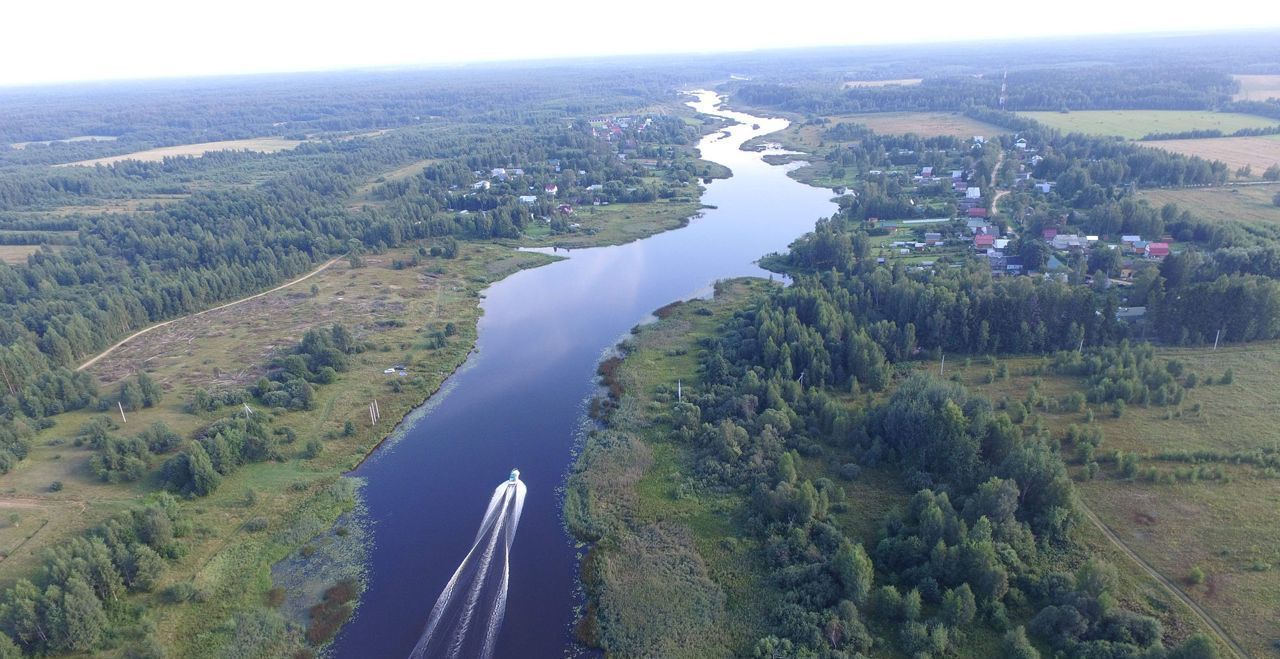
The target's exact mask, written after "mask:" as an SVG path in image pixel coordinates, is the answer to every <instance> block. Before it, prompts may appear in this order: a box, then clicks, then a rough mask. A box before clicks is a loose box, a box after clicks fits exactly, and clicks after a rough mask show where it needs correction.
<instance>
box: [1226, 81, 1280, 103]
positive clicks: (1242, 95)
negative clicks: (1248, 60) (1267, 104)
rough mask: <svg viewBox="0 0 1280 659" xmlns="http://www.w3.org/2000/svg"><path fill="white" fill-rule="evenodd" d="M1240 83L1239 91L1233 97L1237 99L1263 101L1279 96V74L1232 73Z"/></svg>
mask: <svg viewBox="0 0 1280 659" xmlns="http://www.w3.org/2000/svg"><path fill="white" fill-rule="evenodd" d="M1231 77H1232V78H1235V79H1236V81H1237V82H1239V83H1240V92H1239V93H1238V94H1236V95H1235V96H1234V97H1233V98H1235V100H1237V101H1265V100H1267V99H1269V98H1280V75H1276V74H1265V75H1234V76H1231Z"/></svg>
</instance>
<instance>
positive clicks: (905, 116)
mask: <svg viewBox="0 0 1280 659" xmlns="http://www.w3.org/2000/svg"><path fill="white" fill-rule="evenodd" d="M832 122H833V123H852V124H863V125H865V126H866V127H867V128H870V129H871V130H873V131H875V132H877V133H883V134H886V135H900V134H904V133H915V134H916V135H919V136H921V137H937V136H939V135H954V136H956V137H973V136H974V135H983V136H991V135H999V134H1001V133H1007V132H1009V131H1008V130H1006V129H1003V128H1000V127H998V126H993V125H991V124H988V123H983V122H981V121H978V120H976V119H970V118H969V117H966V116H964V115H963V114H957V113H950V112H875V113H870V114H857V115H846V116H841V117H832Z"/></svg>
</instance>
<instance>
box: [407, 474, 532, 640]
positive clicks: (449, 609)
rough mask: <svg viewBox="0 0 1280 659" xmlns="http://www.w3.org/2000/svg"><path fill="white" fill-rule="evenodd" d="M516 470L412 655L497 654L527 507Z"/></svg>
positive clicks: (498, 494) (488, 512)
mask: <svg viewBox="0 0 1280 659" xmlns="http://www.w3.org/2000/svg"><path fill="white" fill-rule="evenodd" d="M517 476H518V473H513V475H512V477H513V480H509V481H507V482H504V483H503V484H501V485H499V486H498V487H497V489H495V490H494V491H493V496H492V497H491V498H490V499H489V505H488V507H487V508H486V509H485V513H484V518H483V519H482V520H481V521H480V529H479V531H477V532H476V538H475V541H474V543H473V544H472V546H471V549H470V550H469V551H468V552H467V555H466V557H465V558H463V559H462V563H461V564H459V565H458V569H457V570H455V571H454V573H453V577H452V578H450V579H449V583H448V584H446V585H445V587H444V590H443V591H441V593H440V597H439V598H438V599H437V600H436V604H435V606H434V607H432V609H431V616H430V617H429V618H428V619H427V625H426V629H425V630H424V631H423V632H422V636H421V637H420V638H419V639H418V643H417V645H415V646H414V648H413V652H412V653H410V655H409V656H410V657H411V659H418V658H420V657H450V658H452V657H459V658H462V657H465V658H467V659H471V658H472V657H478V658H482V659H483V658H487V657H491V656H493V652H494V646H495V645H496V643H497V639H498V631H499V630H501V628H502V618H503V615H505V613H506V608H507V586H508V584H509V582H510V579H511V565H510V558H511V544H512V542H513V541H514V540H515V536H516V528H517V527H518V525H519V524H520V512H521V510H523V509H524V497H525V485H524V482H523V481H521V480H520V479H519V478H518V477H517ZM473 627H475V628H476V629H475V632H476V633H474V634H473V633H471V631H472V628H473Z"/></svg>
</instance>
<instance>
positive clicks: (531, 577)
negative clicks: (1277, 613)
mask: <svg viewBox="0 0 1280 659" xmlns="http://www.w3.org/2000/svg"><path fill="white" fill-rule="evenodd" d="M697 99H698V100H697V101H696V102H693V103H691V105H692V106H693V107H694V108H695V109H697V110H698V111H700V112H703V113H706V114H710V115H715V116H718V117H724V118H727V119H731V120H734V121H737V122H738V123H736V124H733V125H731V126H729V127H727V129H726V130H725V131H724V132H716V133H713V134H711V135H708V136H707V137H705V138H704V139H703V140H702V142H701V143H700V144H699V149H700V150H701V152H702V157H703V158H705V159H707V160H711V161H714V162H717V163H720V164H723V165H725V166H727V167H729V168H730V169H732V170H733V176H732V177H731V178H729V179H725V180H720V181H715V182H713V183H711V184H710V185H709V186H708V187H707V190H706V192H705V194H704V195H703V202H704V203H706V204H709V205H712V206H715V207H716V208H714V209H709V210H707V211H705V214H704V215H703V216H702V217H700V218H697V219H695V220H693V221H692V222H691V223H690V224H689V226H687V227H685V228H682V229H679V230H676V231H669V232H666V233H662V234H658V235H656V236H652V237H650V238H647V239H645V240H640V241H636V242H633V243H629V244H626V245H620V246H615V247H603V248H595V249H583V250H575V251H573V252H571V253H569V257H570V258H568V259H566V260H564V261H560V262H557V263H553V264H551V265H547V266H543V267H541V268H536V269H533V270H527V271H523V272H519V273H516V274H513V275H511V276H510V277H507V278H506V279H504V280H502V281H501V282H498V283H496V284H494V285H493V286H491V287H490V288H489V289H488V290H487V291H486V292H485V298H484V301H483V302H482V306H483V308H484V315H483V317H482V318H481V320H480V325H479V340H478V342H477V346H476V351H475V352H474V353H473V354H472V355H471V357H470V358H469V359H468V362H467V364H466V365H465V366H464V367H463V368H462V369H460V370H459V371H458V372H457V373H456V374H454V375H453V376H452V377H451V378H450V379H449V381H448V382H446V384H445V386H444V387H443V388H442V389H441V391H440V393H438V394H436V396H435V397H433V398H432V400H431V401H429V402H428V403H427V406H428V408H427V409H426V410H424V411H423V412H422V413H421V414H415V415H414V416H412V417H411V418H410V419H409V420H407V421H406V422H405V424H404V427H403V428H402V429H401V430H400V431H399V432H400V433H401V436H400V438H399V439H398V441H395V442H388V443H387V445H385V446H384V447H383V448H381V449H379V450H378V451H376V452H375V453H374V455H373V456H371V457H370V459H369V460H367V461H365V463H364V464H363V465H361V466H360V467H359V468H358V469H357V470H356V471H355V472H354V475H356V476H360V477H363V478H365V479H367V481H368V484H367V486H366V487H365V489H364V496H365V502H366V505H367V507H368V511H369V516H370V519H371V520H372V521H373V532H372V535H373V547H372V549H371V551H370V559H371V565H370V574H369V588H368V590H367V591H366V592H365V594H364V596H363V599H362V601H361V604H360V608H359V611H358V613H357V614H356V618H355V619H354V620H352V621H351V622H350V623H349V624H348V625H347V626H346V627H345V628H344V630H343V631H342V633H341V635H340V636H339V637H338V640H337V642H336V643H335V655H336V656H339V657H352V658H364V657H404V656H407V655H408V654H409V653H410V651H411V650H412V649H413V648H414V644H415V643H416V642H417V641H418V638H419V635H420V634H421V633H422V631H423V627H424V625H425V624H426V621H427V617H428V615H429V613H430V612H431V609H432V606H433V605H434V604H435V602H436V598H437V596H438V595H439V594H440V591H441V589H442V588H443V587H444V586H445V584H446V583H447V582H449V580H450V577H451V575H452V574H453V573H454V570H455V569H456V568H457V567H458V564H459V562H460V561H461V560H462V558H463V557H464V556H465V555H466V554H467V552H468V550H469V549H470V547H471V545H472V543H473V541H474V540H475V534H476V529H477V527H478V526H479V524H480V521H481V518H482V517H484V516H485V510H486V504H487V503H488V502H489V500H490V497H491V495H492V494H493V490H494V487H495V486H496V485H498V484H499V483H500V482H501V481H503V480H505V479H506V478H507V475H508V472H510V471H511V469H512V468H513V467H518V468H519V469H520V471H521V473H522V476H521V479H522V480H523V481H524V483H525V484H526V485H527V488H528V493H527V498H526V499H525V501H524V510H523V516H522V517H521V518H520V524H519V529H518V532H517V534H516V537H515V542H514V546H513V547H512V552H511V560H510V590H509V594H508V599H507V604H506V618H505V622H504V624H503V626H502V628H501V631H500V633H499V635H498V638H497V646H496V648H497V649H496V652H495V654H496V656H499V657H560V656H563V655H564V654H565V653H566V651H567V649H568V648H569V647H570V643H571V640H570V634H569V632H570V629H569V627H570V624H571V622H572V617H573V606H574V604H575V602H576V599H575V597H576V596H575V590H576V588H575V586H576V572H575V570H576V560H575V551H574V547H573V544H572V542H571V541H570V539H569V538H568V537H567V535H566V534H565V531H564V528H563V526H562V524H561V518H560V510H559V493H558V489H559V487H560V486H561V484H562V482H563V479H564V477H565V475H566V473H567V470H568V467H569V464H570V461H571V459H572V455H571V454H572V450H573V447H574V443H575V441H576V438H577V429H578V428H579V426H580V423H581V421H582V418H583V415H584V413H585V409H586V407H585V404H584V403H585V401H586V400H587V398H588V397H589V396H590V395H591V393H592V392H593V390H594V386H595V385H594V377H595V368H596V364H597V363H598V362H599V360H600V359H601V357H602V355H603V354H604V352H605V351H606V350H607V349H608V348H610V347H612V346H613V345H615V344H616V343H617V342H618V341H619V340H620V339H621V338H622V337H623V336H624V335H625V334H626V333H627V332H628V331H629V330H630V329H631V328H632V327H633V326H635V325H636V324H638V323H640V322H642V321H643V320H644V319H645V318H646V317H647V316H649V313H650V312H651V311H653V310H654V309H656V308H658V307H661V306H663V305H665V304H667V303H669V302H672V301H674V300H680V299H689V298H691V297H696V296H699V295H705V294H707V293H708V292H709V291H710V286H711V284H712V283H713V282H714V281H716V280H717V279H725V278H730V277H739V276H744V275H755V276H768V273H766V272H764V271H763V270H761V269H760V268H759V267H758V266H756V265H755V264H754V262H755V260H756V259H758V258H759V257H761V256H762V255H764V254H767V253H769V252H775V251H780V250H783V249H785V248H786V247H787V245H788V244H789V243H790V242H791V241H792V240H794V239H795V238H796V237H798V236H800V235H801V234H803V233H804V232H806V231H808V230H810V229H812V228H813V223H814V221H815V220H817V219H818V218H820V217H825V216H829V215H831V214H832V213H833V212H835V204H834V203H832V202H831V193H830V192H829V191H826V190H820V189H817V188H812V187H809V186H806V185H803V184H801V183H798V182H796V181H794V180H792V179H790V178H788V177H787V175H786V171H787V169H786V168H785V167H778V166H771V165H768V164H766V163H765V162H764V161H763V160H762V156H763V155H765V154H766V153H769V152H767V151H766V152H763V153H762V152H751V151H742V150H740V148H739V147H741V145H742V144H743V143H744V142H746V141H747V140H749V139H751V138H753V137H756V136H759V135H765V134H768V133H772V132H775V131H778V130H781V129H783V128H785V127H786V126H787V121H786V120H783V119H766V118H760V117H753V116H750V115H747V114H742V113H738V112H731V111H727V110H722V109H719V102H718V100H717V99H716V97H715V95H714V94H712V93H710V92H698V93H697ZM753 124H756V125H758V126H759V127H758V128H753V127H752V125H753ZM562 253H563V252H562Z"/></svg>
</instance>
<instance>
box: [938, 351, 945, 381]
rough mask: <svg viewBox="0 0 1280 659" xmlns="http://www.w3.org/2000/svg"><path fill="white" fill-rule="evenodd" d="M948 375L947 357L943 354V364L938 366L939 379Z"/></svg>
mask: <svg viewBox="0 0 1280 659" xmlns="http://www.w3.org/2000/svg"><path fill="white" fill-rule="evenodd" d="M946 373H947V355H946V353H943V354H942V363H941V364H938V377H942V376H944V375H946Z"/></svg>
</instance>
